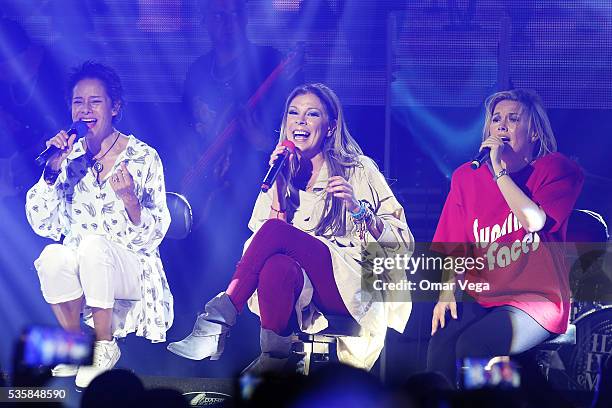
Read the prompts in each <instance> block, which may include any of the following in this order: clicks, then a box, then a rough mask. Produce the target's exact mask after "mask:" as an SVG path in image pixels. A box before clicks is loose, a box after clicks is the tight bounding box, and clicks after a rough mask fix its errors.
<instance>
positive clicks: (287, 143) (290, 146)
mask: <svg viewBox="0 0 612 408" xmlns="http://www.w3.org/2000/svg"><path fill="white" fill-rule="evenodd" d="M281 145H282V146H285V147H286V148H287V149H289V151H290V152H291V153H293V152H295V143H293V142H292V141H291V140H283V141H282V142H281Z"/></svg>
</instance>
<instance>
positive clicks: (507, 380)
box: [461, 357, 521, 390]
mask: <svg viewBox="0 0 612 408" xmlns="http://www.w3.org/2000/svg"><path fill="white" fill-rule="evenodd" d="M461 371H462V375H461V379H462V385H463V389H468V390H469V389H477V388H483V387H499V388H518V387H519V386H520V385H521V376H520V372H519V367H518V365H517V364H516V363H515V362H513V361H510V359H509V358H508V357H494V358H491V359H489V358H465V359H464V360H463V362H462V365H461Z"/></svg>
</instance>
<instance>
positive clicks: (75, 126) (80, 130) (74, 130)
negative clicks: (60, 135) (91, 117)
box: [35, 120, 88, 166]
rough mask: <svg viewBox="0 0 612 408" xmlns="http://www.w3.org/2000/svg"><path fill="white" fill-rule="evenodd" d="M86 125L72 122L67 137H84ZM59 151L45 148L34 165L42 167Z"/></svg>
mask: <svg viewBox="0 0 612 408" xmlns="http://www.w3.org/2000/svg"><path fill="white" fill-rule="evenodd" d="M87 130H88V128H87V124H86V123H85V122H83V121H81V120H79V121H76V122H73V123H72V125H70V129H68V131H67V133H68V136H72V135H77V139H78V138H81V137H83V136H85V135H86V134H87ZM59 151H60V149H59V148H57V147H55V146H53V145H51V146H49V147H47V148H46V149H45V150H44V151H43V152H42V153H41V154H39V155H38V157H37V158H36V159H35V160H36V164H38V165H39V166H43V165H44V164H45V163H47V161H48V160H49V159H50V158H51V156H53V155H54V154H55V153H57V152H59Z"/></svg>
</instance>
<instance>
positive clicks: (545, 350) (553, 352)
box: [533, 324, 576, 380]
mask: <svg viewBox="0 0 612 408" xmlns="http://www.w3.org/2000/svg"><path fill="white" fill-rule="evenodd" d="M574 344H576V325H574V324H568V325H567V330H566V331H565V333H561V334H558V335H556V336H554V337H552V338H550V339H548V340H546V341H545V342H543V343H541V344H539V345H537V346H536V347H534V349H533V350H534V351H535V353H536V354H535V355H536V360H537V362H538V366H539V367H540V369H541V370H542V374H544V377H545V378H546V379H547V380H548V374H549V372H550V369H551V368H552V369H555V370H564V369H565V366H564V364H563V362H562V361H561V358H560V357H559V353H558V351H559V349H560V348H561V346H571V345H574Z"/></svg>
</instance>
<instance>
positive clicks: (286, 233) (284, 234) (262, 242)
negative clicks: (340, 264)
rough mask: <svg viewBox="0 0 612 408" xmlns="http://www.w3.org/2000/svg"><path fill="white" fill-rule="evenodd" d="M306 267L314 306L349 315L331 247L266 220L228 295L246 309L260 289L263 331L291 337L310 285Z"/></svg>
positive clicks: (291, 228)
mask: <svg viewBox="0 0 612 408" xmlns="http://www.w3.org/2000/svg"><path fill="white" fill-rule="evenodd" d="M302 268H303V269H304V271H305V272H306V274H307V275H308V279H310V282H311V283H312V286H313V288H314V294H313V300H312V301H313V303H314V304H315V305H316V306H317V308H318V309H319V310H320V311H321V312H322V313H323V314H326V313H327V314H332V315H347V316H349V315H350V314H349V311H348V310H347V309H346V306H345V305H344V302H343V301H342V298H341V297H340V292H338V288H337V287H336V282H335V280H334V274H333V269H332V261H331V255H330V253H329V249H328V248H327V246H325V244H324V243H322V242H321V241H319V240H318V239H316V238H314V237H312V236H310V235H308V234H307V233H305V232H304V231H301V230H299V229H297V228H295V227H294V226H292V225H290V224H287V223H286V222H284V221H281V220H276V219H270V220H268V221H266V222H265V223H264V224H263V225H262V226H261V228H260V229H259V231H257V233H256V234H255V236H254V237H253V240H252V241H251V244H250V245H249V247H248V248H247V250H246V251H245V253H244V255H243V256H242V259H240V262H238V265H237V266H236V272H234V276H233V277H232V281H231V282H230V284H229V286H228V288H227V291H226V292H227V294H228V295H229V297H230V299H231V300H232V303H233V304H234V306H236V309H238V311H241V310H242V308H243V307H244V305H245V304H246V302H247V300H248V299H249V298H250V297H251V295H252V294H253V292H254V291H255V289H257V294H258V297H259V311H260V317H261V327H263V328H264V329H268V330H272V331H274V332H275V333H277V334H280V335H286V334H287V332H288V329H289V330H290V328H289V320H290V319H291V316H292V312H293V311H294V308H295V302H296V301H297V299H298V296H299V294H300V292H301V290H302V286H303V285H304V277H303V275H302Z"/></svg>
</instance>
